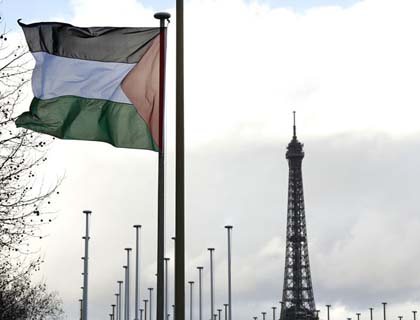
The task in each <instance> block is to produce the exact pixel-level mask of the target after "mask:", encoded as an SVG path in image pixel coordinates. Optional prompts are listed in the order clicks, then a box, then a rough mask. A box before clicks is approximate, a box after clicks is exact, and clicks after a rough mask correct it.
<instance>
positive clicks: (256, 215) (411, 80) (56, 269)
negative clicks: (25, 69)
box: [0, 0, 420, 320]
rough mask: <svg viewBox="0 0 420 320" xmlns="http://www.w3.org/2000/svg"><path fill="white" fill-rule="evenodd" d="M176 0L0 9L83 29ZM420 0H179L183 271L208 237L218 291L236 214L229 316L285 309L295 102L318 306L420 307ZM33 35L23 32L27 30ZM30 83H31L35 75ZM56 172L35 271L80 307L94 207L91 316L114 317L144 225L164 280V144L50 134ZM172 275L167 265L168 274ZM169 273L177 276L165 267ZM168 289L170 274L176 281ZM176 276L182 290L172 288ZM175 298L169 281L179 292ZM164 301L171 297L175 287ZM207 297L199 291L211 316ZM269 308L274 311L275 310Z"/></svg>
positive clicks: (144, 16)
mask: <svg viewBox="0 0 420 320" xmlns="http://www.w3.org/2000/svg"><path fill="white" fill-rule="evenodd" d="M174 7H175V3H174V1H169V0H162V1H155V0H153V1H152V0H147V1H144V2H141V1H137V2H136V1H135V0H119V1H112V0H68V1H66V0H59V1H48V0H39V1H29V0H4V1H3V2H2V3H1V5H0V9H1V13H2V16H4V17H5V18H6V22H7V26H8V28H9V29H12V30H14V31H16V32H19V34H18V37H21V38H22V35H21V34H20V31H19V30H18V29H17V26H16V24H15V20H16V19H17V18H22V19H23V21H24V22H34V21H40V20H44V21H52V20H59V21H64V22H68V23H73V24H76V25H80V26H97V25H115V26H124V25H127V26H157V24H158V23H157V21H155V20H154V19H153V13H154V12H156V11H158V10H167V11H169V12H171V13H172V15H173V16H174ZM419 15H420V2H419V1H418V0H362V1H355V0H352V1H350V0H348V1H338V0H336V1H334V0H307V1H291V0H277V1H275V0H270V1H244V0H191V1H186V4H185V109H186V111H185V114H186V115H185V120H186V129H185V132H186V230H187V235H186V246H187V248H186V249H187V255H186V256H187V260H186V280H187V281H188V280H194V281H197V278H198V272H197V270H196V266H198V265H203V266H204V268H205V269H204V292H205V293H204V299H206V300H205V301H207V300H209V296H208V283H209V277H208V266H209V257H208V252H207V250H206V249H207V248H208V247H215V248H216V252H215V258H216V304H217V307H218V308H220V307H222V304H223V303H226V302H227V286H226V279H227V271H226V232H225V229H224V228H223V226H224V225H225V224H226V223H230V224H233V225H234V229H233V270H234V276H233V294H234V300H233V313H234V316H235V318H237V319H250V318H251V317H252V316H254V315H255V316H257V315H261V313H260V312H262V311H267V312H271V306H279V304H278V301H279V300H280V299H281V294H282V284H283V269H284V249H285V236H286V235H285V232H286V225H285V224H286V210H287V177H288V167H287V162H286V160H285V150H286V149H285V148H286V145H287V143H288V142H289V141H290V139H291V135H292V127H291V126H292V110H296V111H297V126H298V127H297V131H298V138H299V139H300V141H302V142H303V143H304V144H305V154H306V156H305V159H304V162H303V170H304V172H303V179H304V189H305V204H306V218H307V228H308V236H309V254H310V262H311V268H312V279H313V285H314V295H315V300H316V305H317V308H318V309H321V310H322V312H321V317H322V318H323V319H324V317H325V314H326V312H325V307H324V306H325V304H327V303H329V304H332V305H333V309H332V317H333V319H345V318H347V317H353V318H355V317H356V316H355V313H356V312H362V313H363V315H362V319H363V320H364V319H367V318H368V308H369V307H374V308H375V313H374V315H375V317H376V318H378V317H380V316H381V317H382V314H381V313H380V310H381V305H380V303H381V302H382V301H388V302H389V303H390V304H389V312H388V314H389V318H390V319H396V318H397V316H398V315H403V316H404V318H405V319H411V317H412V314H411V310H416V309H419V308H420V277H419V271H418V270H419V266H420V250H419V243H420V232H419V230H420V215H419V205H418V181H419V180H420V169H419V166H418V162H419V160H418V159H419V158H420V126H419V118H420V117H419V116H420V111H419V110H420V109H419V106H420V96H419V92H420V91H419V80H420V79H419V75H420V59H419V57H420V44H419V41H418V38H419V34H418V30H420V17H419ZM174 33H175V18H174V17H173V18H172V19H171V24H170V25H169V39H168V40H169V42H168V66H167V105H166V107H167V140H168V149H169V152H168V157H167V191H166V195H167V200H166V204H167V213H166V214H167V228H168V233H167V254H166V255H167V256H168V257H170V258H171V261H173V246H172V245H173V244H172V240H171V239H170V237H171V236H173V235H174V231H173V220H174V188H173V183H174V153H173V151H174V108H175V103H174V100H175V97H174V93H175V82H174V78H175V77H174V74H175V67H174V60H175V37H174ZM22 39H23V38H22ZM28 89H29V88H28ZM46 171H47V172H46V175H47V178H45V179H47V180H48V179H55V178H57V177H60V176H63V175H65V180H64V182H63V183H62V186H61V188H60V195H59V196H57V197H55V198H54V199H53V200H52V206H53V207H54V209H55V210H56V212H57V214H56V219H55V221H54V223H53V224H51V225H50V226H49V227H48V228H47V229H45V233H46V234H48V237H47V238H45V239H44V240H42V241H41V242H39V243H36V244H34V245H35V246H39V247H40V248H41V249H40V250H41V252H42V255H43V256H44V257H45V263H44V265H43V268H42V270H41V273H40V275H39V276H41V278H42V279H44V280H45V281H46V282H47V284H48V287H49V289H50V290H57V291H58V292H59V293H60V296H61V297H62V299H63V301H64V307H65V311H66V314H67V317H68V319H76V318H77V317H78V310H79V305H78V299H79V298H80V297H81V290H80V286H81V285H82V277H81V274H80V273H81V272H82V260H81V259H80V257H81V256H82V255H83V242H82V239H81V236H82V235H83V230H84V229H83V228H84V224H83V223H84V220H83V218H84V217H83V215H82V213H81V212H82V210H83V209H91V210H93V215H92V234H91V259H90V262H91V265H90V275H91V277H90V288H91V289H90V306H91V307H90V315H91V317H90V319H92V320H97V319H98V320H99V319H107V317H108V314H109V312H110V304H111V303H114V293H115V292H116V289H117V285H116V281H117V280H120V279H121V280H122V278H123V269H122V265H123V264H124V263H125V253H124V251H123V248H125V247H127V246H134V229H133V228H132V225H133V224H142V225H143V228H142V242H143V248H142V249H143V252H142V256H143V260H142V283H141V286H142V295H143V297H142V299H144V296H145V294H146V288H147V287H155V276H154V274H155V271H156V264H155V262H154V261H155V251H156V243H155V238H156V232H155V229H156V189H157V180H156V178H157V174H156V173H157V155H156V154H155V153H152V152H149V151H138V150H124V149H116V148H113V147H111V146H108V145H106V144H103V143H95V142H75V141H55V142H54V143H53V144H52V146H51V151H50V155H49V162H48V170H46ZM171 279H172V278H171ZM171 281H172V280H171ZM170 286H171V287H172V282H171V284H170ZM171 290H172V288H171ZM171 296H172V295H171ZM170 304H172V299H171V302H170ZM208 313H209V308H208V307H207V306H206V307H205V310H204V315H206V316H207V314H208ZM270 314H271V313H270Z"/></svg>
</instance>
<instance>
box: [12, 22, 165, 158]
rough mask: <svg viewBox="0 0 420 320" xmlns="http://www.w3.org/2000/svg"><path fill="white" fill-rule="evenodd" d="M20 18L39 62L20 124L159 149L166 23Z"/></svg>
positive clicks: (57, 133) (119, 144)
mask: <svg viewBox="0 0 420 320" xmlns="http://www.w3.org/2000/svg"><path fill="white" fill-rule="evenodd" d="M19 24H20V26H21V27H22V28H23V31H24V33H25V37H26V41H27V43H28V46H29V50H30V51H31V53H32V55H33V56H34V58H35V61H36V64H35V69H34V70H33V74H32V89H33V94H34V99H33V100H32V103H31V106H30V111H29V112H25V113H23V114H22V115H20V116H19V117H18V119H17V120H16V125H17V126H18V127H23V128H27V129H31V130H34V131H37V132H41V133H46V134H49V135H52V136H55V137H58V138H62V139H76V140H93V141H103V142H107V143H110V144H112V145H114V146H116V147H123V148H135V149H149V150H155V151H159V149H160V147H161V146H159V141H160V135H161V128H160V125H159V123H160V121H159V116H160V115H159V50H160V41H159V40H160V39H159V38H160V35H159V34H160V29H159V28H113V27H92V28H79V27H75V26H72V25H70V24H64V23H56V22H46V23H45V22H42V23H33V24H28V25H25V24H23V23H21V22H19Z"/></svg>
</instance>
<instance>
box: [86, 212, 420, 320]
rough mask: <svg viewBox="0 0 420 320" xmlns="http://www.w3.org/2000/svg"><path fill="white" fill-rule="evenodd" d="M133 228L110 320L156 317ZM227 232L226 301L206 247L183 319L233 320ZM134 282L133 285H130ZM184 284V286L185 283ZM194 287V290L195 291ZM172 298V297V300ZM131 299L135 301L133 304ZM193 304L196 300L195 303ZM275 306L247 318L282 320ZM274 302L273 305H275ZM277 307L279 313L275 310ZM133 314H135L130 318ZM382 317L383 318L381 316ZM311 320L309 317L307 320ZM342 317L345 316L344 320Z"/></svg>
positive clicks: (170, 312) (168, 311) (171, 309)
mask: <svg viewBox="0 0 420 320" xmlns="http://www.w3.org/2000/svg"><path fill="white" fill-rule="evenodd" d="M84 214H85V216H86V222H85V236H83V239H84V243H85V255H84V257H82V260H83V262H84V263H83V264H84V270H83V273H82V275H83V286H82V289H83V298H82V299H79V302H80V319H83V314H84V311H86V314H87V308H88V285H89V282H88V275H89V273H88V270H89V269H88V265H89V264H88V262H89V240H90V230H89V229H90V216H91V211H89V210H85V211H84ZM133 228H134V229H135V247H134V262H132V261H133V259H132V258H131V257H132V255H131V254H132V253H133V252H132V250H133V249H132V248H124V251H125V254H126V264H125V265H123V266H122V268H123V270H124V273H123V276H124V280H118V281H116V283H115V284H116V292H115V293H114V297H113V299H114V301H113V303H111V304H110V307H111V308H110V313H109V319H110V320H131V319H134V320H154V319H156V317H155V316H154V310H156V309H155V308H156V307H157V304H156V303H155V299H154V297H155V294H154V289H155V288H152V287H149V288H147V290H144V292H145V294H144V296H145V299H141V298H140V283H141V280H140V271H141V268H140V260H141V250H140V235H141V232H140V231H141V225H134V226H133ZM225 228H226V231H227V261H228V263H227V270H226V271H227V274H228V281H227V283H226V286H227V295H228V296H227V299H226V300H227V301H226V303H224V304H223V306H221V305H219V306H216V304H215V298H214V296H215V281H214V279H215V273H214V255H215V248H207V250H208V252H209V261H208V262H209V263H208V265H207V267H204V266H197V267H196V268H197V280H198V281H188V282H187V283H188V289H189V290H188V291H189V292H188V294H187V296H188V299H187V302H188V307H189V308H188V309H189V310H188V312H187V314H186V316H187V317H186V319H188V320H193V319H198V320H203V319H205V320H231V319H232V307H231V306H232V282H231V275H232V263H231V257H232V229H233V227H232V226H230V225H226V226H225ZM172 239H173V240H174V241H176V238H175V237H173V238H172ZM169 262H170V258H169V257H166V258H165V268H164V271H165V272H164V273H165V287H164V293H163V294H164V297H163V300H164V315H165V320H170V319H171V316H172V318H173V319H175V316H174V315H175V305H174V304H171V305H170V304H169V301H170V300H171V299H170V298H169V296H168V291H169V290H168V289H169V284H170V283H173V281H168V270H169V269H168V268H169V266H168V264H169ZM133 268H134V272H133ZM205 268H208V270H209V272H208V275H209V278H208V279H203V271H204V269H205ZM133 273H134V279H133V278H132V275H133ZM133 283H134V285H133ZM187 283H185V285H187ZM205 283H207V284H208V285H209V289H210V290H209V291H210V292H209V298H210V299H208V301H207V303H206V302H204V303H203V287H204V286H205ZM133 288H134V295H132V289H133ZM195 289H196V290H195ZM173 300H174V299H173ZM133 302H134V303H133ZM195 303H198V305H196V304H195ZM277 303H278V305H277V306H276V305H273V306H272V307H271V310H270V311H269V312H267V311H261V312H260V313H259V314H258V313H256V314H257V315H255V313H254V315H253V316H252V317H250V319H249V320H251V318H252V319H253V320H260V319H261V320H271V319H272V320H281V314H282V311H283V310H284V302H283V301H278V302H277ZM277 303H276V304H277ZM387 304H388V303H387V302H382V309H383V310H382V313H383V320H387V308H386V307H387ZM133 305H134V312H133V313H132V310H131V308H132V307H133ZM203 306H206V307H207V309H209V310H207V312H203V309H204V308H203ZM325 307H326V310H325V311H326V312H325V316H323V317H321V316H320V314H321V310H316V319H320V318H323V319H325V320H331V319H330V312H331V308H332V305H330V304H327V305H325ZM277 310H279V312H277ZM208 311H210V314H208ZM373 311H374V308H373V307H371V308H369V315H370V316H369V320H374V312H373ZM411 313H412V316H413V320H417V319H416V315H417V311H416V310H413V311H411ZM133 315H134V317H133ZM361 315H362V313H360V312H357V313H356V314H355V316H356V319H357V320H361V318H360V317H361ZM403 318H404V317H403V316H398V320H403ZM352 319H354V318H352V317H348V318H346V320H352ZM381 319H382V317H381ZM309 320H312V319H309ZM343 320H344V319H343Z"/></svg>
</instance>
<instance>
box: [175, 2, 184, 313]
mask: <svg viewBox="0 0 420 320" xmlns="http://www.w3.org/2000/svg"><path fill="white" fill-rule="evenodd" d="M175 100H176V150H175V161H176V163H175V238H176V241H175V319H174V320H185V190H184V180H185V168H184V153H185V150H184V0H176V99H175Z"/></svg>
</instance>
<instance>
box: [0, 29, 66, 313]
mask: <svg viewBox="0 0 420 320" xmlns="http://www.w3.org/2000/svg"><path fill="white" fill-rule="evenodd" d="M7 43H8V39H7V33H2V34H1V33H0V319H48V318H54V317H57V316H59V315H60V314H61V313H62V311H61V304H60V302H59V299H58V298H57V296H56V294H54V293H48V292H47V291H46V287H45V285H44V284H33V283H32V282H31V275H32V273H33V272H35V271H37V270H38V269H39V266H40V264H41V262H42V261H41V260H40V259H35V260H32V261H29V262H28V260H29V258H28V253H27V251H28V250H29V240H30V239H32V238H42V236H41V234H40V232H41V230H40V227H41V226H42V225H44V224H46V223H49V222H51V218H50V216H49V213H48V211H47V210H46V206H47V205H48V204H49V203H50V197H51V196H52V195H53V194H54V193H58V192H57V186H58V185H59V182H57V183H55V184H53V185H52V186H49V187H46V186H44V185H43V184H42V183H41V182H40V180H39V177H37V175H36V171H37V169H38V167H40V166H41V165H43V164H45V161H46V159H47V158H46V156H45V155H46V146H47V145H48V144H49V141H48V140H47V139H46V138H45V136H41V135H39V134H36V133H33V132H30V131H28V130H22V129H18V128H16V127H15V125H14V120H15V118H16V116H17V114H16V113H17V108H18V106H19V104H20V103H22V101H24V99H25V98H26V96H25V94H24V92H25V91H24V88H25V87H27V85H28V82H29V77H30V71H31V69H30V58H29V56H28V55H27V50H26V49H25V48H24V47H23V46H17V47H16V48H13V49H9V47H8V46H7ZM37 178H38V179H37Z"/></svg>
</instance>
